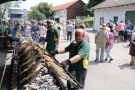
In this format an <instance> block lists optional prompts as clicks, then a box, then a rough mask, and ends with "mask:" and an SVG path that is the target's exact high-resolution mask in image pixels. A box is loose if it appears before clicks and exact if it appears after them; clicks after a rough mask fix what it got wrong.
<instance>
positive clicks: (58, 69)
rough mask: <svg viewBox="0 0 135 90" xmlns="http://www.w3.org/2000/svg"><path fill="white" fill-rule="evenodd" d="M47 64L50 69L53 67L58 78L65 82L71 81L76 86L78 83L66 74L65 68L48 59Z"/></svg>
mask: <svg viewBox="0 0 135 90" xmlns="http://www.w3.org/2000/svg"><path fill="white" fill-rule="evenodd" d="M45 62H46V63H47V64H48V66H49V67H51V68H52V69H53V70H54V71H55V72H56V74H57V75H58V76H60V77H61V78H63V79H65V80H68V81H71V82H73V83H74V84H75V85H76V83H75V82H74V81H73V80H72V79H71V78H70V77H69V76H68V75H67V74H66V73H65V71H64V70H63V68H61V67H59V66H58V65H56V64H55V63H53V62H51V61H50V60H49V59H48V58H46V59H45Z"/></svg>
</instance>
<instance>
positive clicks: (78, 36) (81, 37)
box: [75, 32, 84, 43]
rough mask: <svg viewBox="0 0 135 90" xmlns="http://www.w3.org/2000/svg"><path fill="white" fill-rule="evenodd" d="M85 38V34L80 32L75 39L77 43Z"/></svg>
mask: <svg viewBox="0 0 135 90" xmlns="http://www.w3.org/2000/svg"><path fill="white" fill-rule="evenodd" d="M83 38H84V34H83V33H80V32H76V33H75V40H76V42H77V43H79V42H81V41H82V40H83Z"/></svg>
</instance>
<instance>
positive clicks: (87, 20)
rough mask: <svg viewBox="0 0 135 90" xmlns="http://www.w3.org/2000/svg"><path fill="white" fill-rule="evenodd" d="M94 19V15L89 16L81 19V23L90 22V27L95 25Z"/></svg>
mask: <svg viewBox="0 0 135 90" xmlns="http://www.w3.org/2000/svg"><path fill="white" fill-rule="evenodd" d="M93 20H94V17H88V18H86V19H84V20H82V21H79V25H80V24H81V22H84V23H86V22H87V23H88V24H89V26H90V27H93Z"/></svg>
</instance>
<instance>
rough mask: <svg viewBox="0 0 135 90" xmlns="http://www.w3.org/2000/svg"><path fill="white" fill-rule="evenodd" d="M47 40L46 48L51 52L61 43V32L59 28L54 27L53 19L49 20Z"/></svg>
mask: <svg viewBox="0 0 135 90" xmlns="http://www.w3.org/2000/svg"><path fill="white" fill-rule="evenodd" d="M45 42H47V46H46V50H47V51H48V52H49V53H50V52H51V51H53V50H56V49H58V45H59V43H60V38H59V33H58V30H57V29H56V28H54V27H53V25H52V21H51V20H48V21H47V34H46V39H45Z"/></svg>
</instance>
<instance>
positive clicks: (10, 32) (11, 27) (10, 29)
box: [6, 23, 14, 47]
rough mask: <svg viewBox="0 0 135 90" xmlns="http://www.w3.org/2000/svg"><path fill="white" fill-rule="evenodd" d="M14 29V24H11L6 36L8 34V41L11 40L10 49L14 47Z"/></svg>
mask: <svg viewBox="0 0 135 90" xmlns="http://www.w3.org/2000/svg"><path fill="white" fill-rule="evenodd" d="M13 29H14V26H13V24H12V23H10V24H9V28H8V29H7V31H6V34H7V36H8V40H9V45H10V47H12V42H13V41H12V38H11V37H12V32H13Z"/></svg>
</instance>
